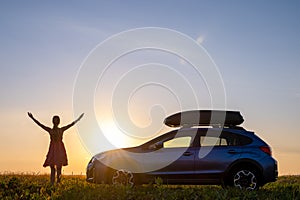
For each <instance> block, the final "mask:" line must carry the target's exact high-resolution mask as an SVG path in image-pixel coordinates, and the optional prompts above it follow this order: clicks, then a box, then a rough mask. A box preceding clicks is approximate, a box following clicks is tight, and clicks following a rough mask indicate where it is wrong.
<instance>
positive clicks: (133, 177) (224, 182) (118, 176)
mask: <svg viewBox="0 0 300 200" xmlns="http://www.w3.org/2000/svg"><path fill="white" fill-rule="evenodd" d="M193 112H194V111H193ZM201 112H202V113H203V111H201ZM209 112H210V111H209ZM226 113H227V114H228V111H225V114H226ZM190 114H191V113H189V116H190ZM231 114H232V113H231ZM177 117H178V116H177ZM209 117H211V115H209ZM166 119H169V118H166ZM166 121H168V123H170V120H165V122H166ZM227 121H228V120H227ZM229 121H230V120H229ZM242 121H243V120H242ZM242 121H241V120H239V123H241V122H242ZM192 124H193V126H186V124H185V126H182V124H177V125H176V127H177V128H176V129H175V130H171V131H169V132H167V133H165V134H162V135H160V136H158V137H156V138H154V139H152V140H150V141H148V142H146V143H144V144H142V145H139V146H136V147H130V148H122V149H115V150H109V151H105V152H102V153H99V154H96V155H95V156H93V157H92V159H91V160H90V161H89V163H88V165H87V170H86V180H87V181H88V182H92V183H108V184H127V185H134V184H144V183H151V182H154V181H155V180H156V179H157V178H159V179H161V180H162V182H163V183H164V184H185V185H187V184H193V185H198V184H211V185H221V186H223V187H228V186H233V187H236V188H240V189H246V190H255V189H258V188H259V187H260V186H263V185H264V184H266V183H268V182H273V181H276V180H277V177H278V170H277V161H276V160H275V159H274V158H273V157H272V151H271V148H270V146H269V145H268V144H267V143H266V142H264V141H263V140H262V139H261V138H259V137H258V136H257V135H256V134H255V133H254V132H251V131H247V130H245V129H244V128H243V127H241V126H237V125H236V124H231V123H226V124H223V126H216V125H215V124H206V125H209V126H204V124H203V123H202V124H201V126H195V123H194V122H193V123H192Z"/></svg>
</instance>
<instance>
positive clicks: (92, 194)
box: [0, 174, 300, 200]
mask: <svg viewBox="0 0 300 200" xmlns="http://www.w3.org/2000/svg"><path fill="white" fill-rule="evenodd" d="M0 199H80V200H85V199H104V200H110V199H111V200H117V199H126V200H127V199H143V200H144V199H145V200H152V199H153V200H154V199H157V200H160V199H166V200H167V199H180V200H181V199H204V200H205V199H263V200H265V199H272V200H273V199H300V176H282V177H279V179H278V181H276V182H274V183H269V184H267V185H265V186H264V187H262V188H260V189H259V190H258V191H252V192H251V191H241V190H238V189H234V188H229V189H222V188H221V187H219V186H174V185H161V184H160V183H159V181H158V182H157V183H154V184H149V185H142V186H135V187H133V188H130V187H126V186H112V185H104V184H100V185H96V184H91V183H87V182H86V181H85V177H84V176H71V175H70V176H66V175H65V176H63V178H62V182H61V183H60V184H56V185H54V186H52V185H50V184H49V177H48V175H26V174H2V175H0Z"/></svg>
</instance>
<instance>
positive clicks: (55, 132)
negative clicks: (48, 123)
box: [43, 127, 68, 167]
mask: <svg viewBox="0 0 300 200" xmlns="http://www.w3.org/2000/svg"><path fill="white" fill-rule="evenodd" d="M48 132H49V134H50V139H51V141H50V146H49V150H48V153H47V157H46V160H45V162H44V165H43V166H44V167H47V166H57V167H61V166H66V165H68V158H67V153H66V149H65V145H64V143H63V141H62V139H63V133H64V130H63V128H58V127H55V128H52V129H50V130H49V131H48Z"/></svg>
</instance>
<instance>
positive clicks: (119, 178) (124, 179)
mask: <svg viewBox="0 0 300 200" xmlns="http://www.w3.org/2000/svg"><path fill="white" fill-rule="evenodd" d="M111 182H112V184H113V185H126V186H130V187H132V186H133V185H134V182H133V173H132V172H130V171H127V170H124V169H120V170H115V171H114V172H113V173H112V180H111Z"/></svg>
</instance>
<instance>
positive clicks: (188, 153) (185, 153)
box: [183, 151, 193, 156]
mask: <svg viewBox="0 0 300 200" xmlns="http://www.w3.org/2000/svg"><path fill="white" fill-rule="evenodd" d="M183 155H184V156H190V155H193V153H192V152H189V151H186V152H184V153H183Z"/></svg>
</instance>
